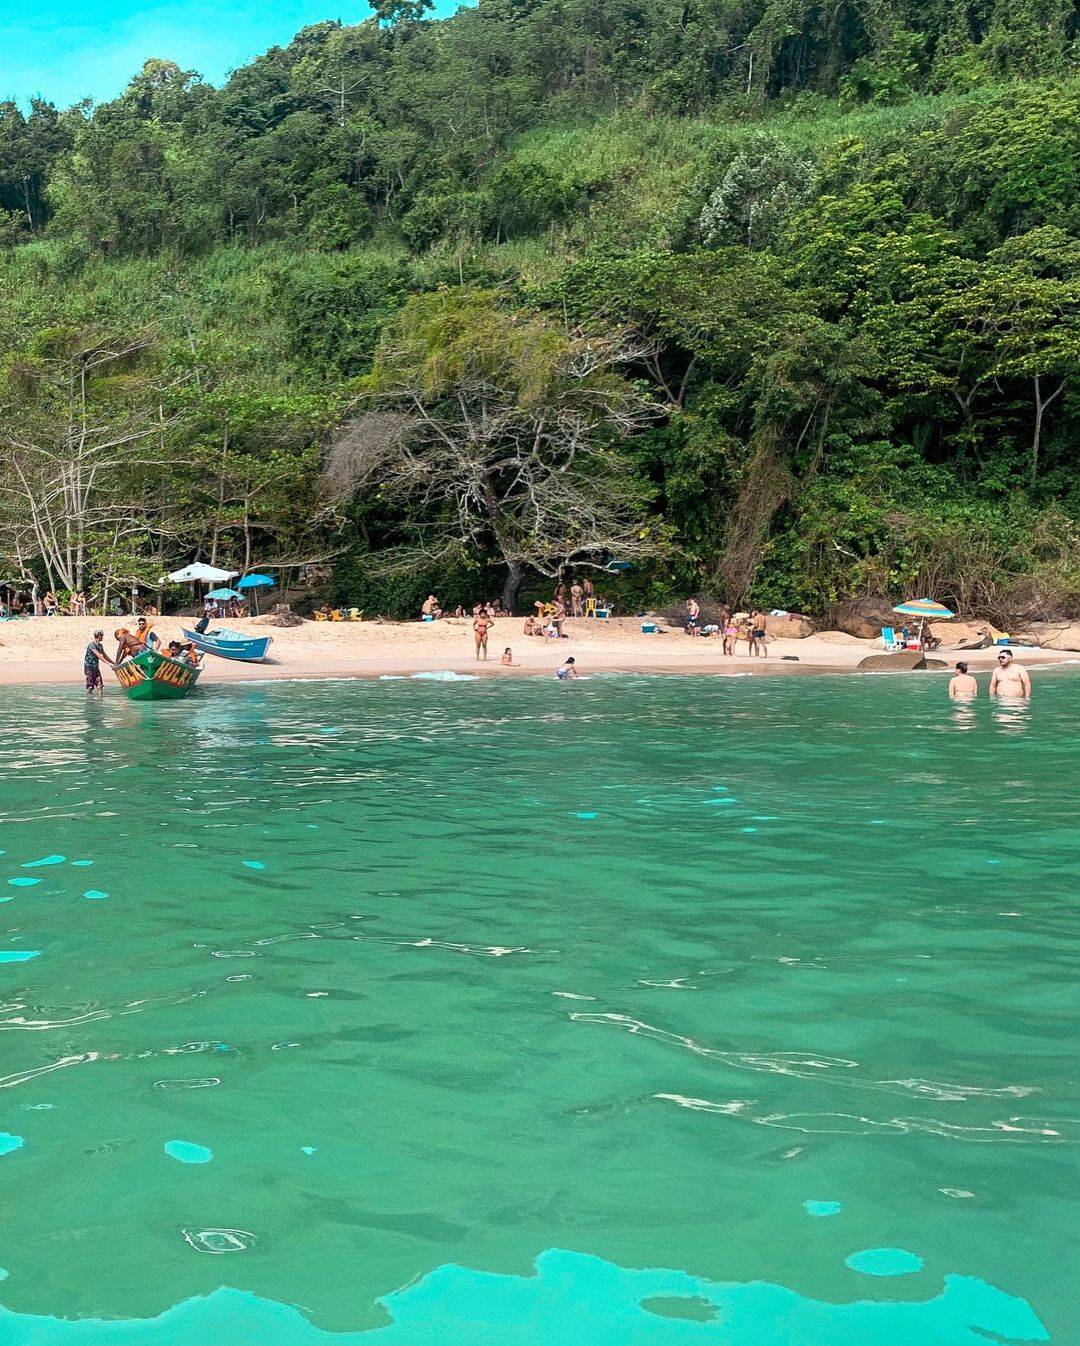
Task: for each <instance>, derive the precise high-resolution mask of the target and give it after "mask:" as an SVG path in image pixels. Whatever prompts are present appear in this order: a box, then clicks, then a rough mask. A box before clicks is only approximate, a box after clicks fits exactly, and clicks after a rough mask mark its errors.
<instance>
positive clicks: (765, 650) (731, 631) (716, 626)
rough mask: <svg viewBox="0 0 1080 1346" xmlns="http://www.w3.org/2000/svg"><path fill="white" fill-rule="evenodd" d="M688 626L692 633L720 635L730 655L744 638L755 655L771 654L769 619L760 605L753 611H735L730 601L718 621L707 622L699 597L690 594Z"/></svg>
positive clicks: (723, 607)
mask: <svg viewBox="0 0 1080 1346" xmlns="http://www.w3.org/2000/svg"><path fill="white" fill-rule="evenodd" d="M685 630H686V634H687V635H688V636H719V637H720V640H721V642H722V647H723V652H724V654H727V655H734V654H735V652H736V651H735V646H736V644H737V643H738V641H739V640H740V639H741V640H745V641H746V645H747V651H746V652H747V654H750V655H753V656H755V657H756V656H758V655H761V657H762V658H765V659H767V658H768V657H769V644H768V640H767V639H766V637H767V635H768V630H769V619H768V618H767V617H766V616H765V614H764V612H762V611H761V609H760V608H754V610H753V611H752V612H750V613H734V612H732V610H731V609H730V608H729V607H728V606H727V604H721V607H720V612H719V614H718V616H717V619H716V621H715V622H703V621H702V619H701V604H700V603H699V602H698V601H697V599H696V598H689V599H687V601H686V623H685Z"/></svg>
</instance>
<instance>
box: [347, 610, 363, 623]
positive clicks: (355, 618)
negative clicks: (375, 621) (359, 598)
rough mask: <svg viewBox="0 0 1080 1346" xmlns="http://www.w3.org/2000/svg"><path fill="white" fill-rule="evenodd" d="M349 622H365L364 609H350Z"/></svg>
mask: <svg viewBox="0 0 1080 1346" xmlns="http://www.w3.org/2000/svg"><path fill="white" fill-rule="evenodd" d="M348 620H349V621H350V622H362V621H363V620H364V609H363V608H350V609H349V617H348Z"/></svg>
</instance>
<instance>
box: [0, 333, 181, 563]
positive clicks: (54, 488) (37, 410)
mask: <svg viewBox="0 0 1080 1346" xmlns="http://www.w3.org/2000/svg"><path fill="white" fill-rule="evenodd" d="M150 344H151V340H150V338H149V337H148V336H136V337H130V338H128V339H126V340H118V341H113V340H109V339H103V338H101V337H100V336H97V335H95V334H92V333H88V332H77V331H68V332H62V333H53V334H50V339H49V340H48V341H47V342H45V343H43V344H42V348H41V349H39V350H37V351H36V352H35V353H34V355H33V357H32V358H24V359H21V360H19V361H18V362H16V363H15V364H13V365H11V366H9V368H8V371H7V378H6V382H5V384H4V386H3V387H2V389H0V551H3V552H4V553H5V554H7V555H8V556H10V557H14V558H16V563H17V565H18V567H19V568H20V571H21V573H22V575H23V577H24V578H25V579H27V580H30V579H32V577H33V564H34V562H39V563H40V565H41V566H42V567H43V568H44V572H45V575H46V579H47V582H48V583H49V584H50V585H51V586H52V587H53V588H66V589H72V590H78V589H85V588H86V587H87V583H88V567H90V565H91V563H92V562H94V563H97V562H100V561H102V559H103V558H107V557H108V556H110V555H113V556H116V557H117V558H120V557H124V556H125V555H128V554H130V553H133V552H134V551H135V547H134V541H135V539H137V538H143V539H145V537H146V535H147V532H148V529H149V528H151V527H152V516H149V515H148V512H147V507H146V501H145V499H143V492H142V489H141V486H140V480H141V479H142V478H143V477H145V474H146V473H147V472H148V471H154V470H161V469H162V468H164V466H165V465H166V464H168V463H171V462H174V461H175V453H174V451H173V448H172V445H171V443H170V430H171V428H172V424H173V418H172V416H171V415H170V414H169V413H167V412H166V410H165V404H166V396H167V392H168V389H169V387H170V382H169V381H168V380H166V379H164V378H158V377H157V375H156V371H155V370H154V369H153V368H152V367H150V366H149V364H148V362H147V359H146V357H147V352H148V350H149V348H150ZM172 382H173V383H175V379H174V380H172ZM106 568H108V567H107V565H106ZM103 578H104V584H105V586H106V587H108V585H109V583H110V579H111V575H109V574H106V575H105V576H104V577H103ZM126 578H127V577H126Z"/></svg>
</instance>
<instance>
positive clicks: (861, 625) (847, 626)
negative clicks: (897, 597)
mask: <svg viewBox="0 0 1080 1346" xmlns="http://www.w3.org/2000/svg"><path fill="white" fill-rule="evenodd" d="M833 621H834V622H835V623H836V626H837V628H838V629H839V630H841V631H846V632H847V634H848V635H849V636H858V637H859V639H860V640H872V639H873V638H874V637H875V636H876V637H878V639H880V638H881V628H882V627H883V626H893V627H895V626H896V624H897V622H898V621H900V622H901V623H902V621H903V619H902V618H899V617H898V616H897V614H896V613H895V612H893V610H892V604H891V603H890V602H889V601H888V600H887V599H865V600H864V601H862V602H860V603H848V604H846V605H845V606H844V607H842V608H839V609H838V610H837V611H836V612H834V613H833Z"/></svg>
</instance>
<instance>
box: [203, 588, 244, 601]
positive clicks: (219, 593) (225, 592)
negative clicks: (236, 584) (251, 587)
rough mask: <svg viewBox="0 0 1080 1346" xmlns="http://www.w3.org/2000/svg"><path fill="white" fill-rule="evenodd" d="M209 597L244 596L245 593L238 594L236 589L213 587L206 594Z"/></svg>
mask: <svg viewBox="0 0 1080 1346" xmlns="http://www.w3.org/2000/svg"><path fill="white" fill-rule="evenodd" d="M206 596H207V598H215V599H216V598H242V597H243V594H238V593H237V592H236V590H235V589H211V590H210V592H209V593H208V594H207V595H206Z"/></svg>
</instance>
